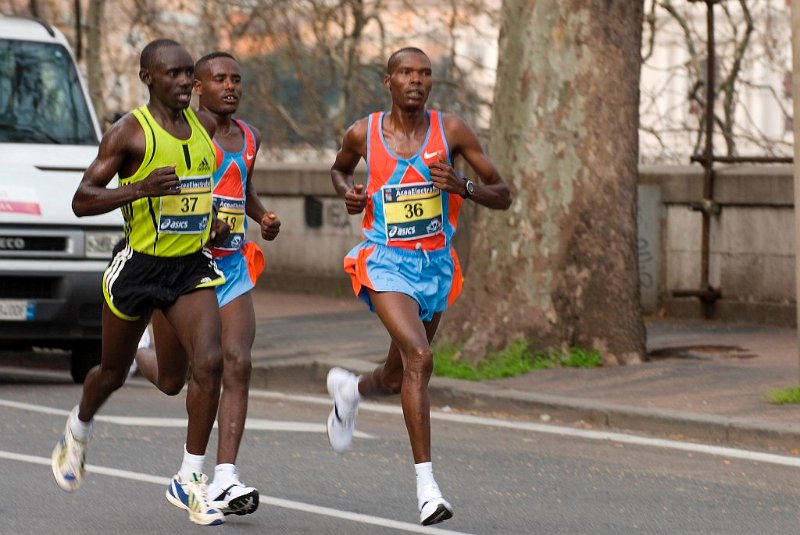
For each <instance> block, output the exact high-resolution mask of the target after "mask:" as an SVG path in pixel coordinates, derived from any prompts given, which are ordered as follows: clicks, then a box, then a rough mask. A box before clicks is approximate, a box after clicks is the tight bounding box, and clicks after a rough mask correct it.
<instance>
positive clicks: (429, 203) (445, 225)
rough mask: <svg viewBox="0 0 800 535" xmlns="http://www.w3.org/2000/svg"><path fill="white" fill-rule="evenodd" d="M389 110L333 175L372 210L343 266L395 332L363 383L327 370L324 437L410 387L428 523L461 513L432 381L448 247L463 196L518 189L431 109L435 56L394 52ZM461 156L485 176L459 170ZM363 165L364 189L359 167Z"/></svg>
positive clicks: (347, 151) (457, 125) (448, 289)
mask: <svg viewBox="0 0 800 535" xmlns="http://www.w3.org/2000/svg"><path fill="white" fill-rule="evenodd" d="M383 83H384V86H385V87H386V88H387V89H388V90H389V94H390V95H391V98H392V107H391V110H390V111H388V112H386V113H373V114H371V115H369V116H368V117H365V118H363V119H360V120H358V121H356V122H355V123H354V124H353V125H352V126H351V127H350V128H349V129H348V130H347V132H346V133H345V136H344V140H343V141H342V148H341V149H340V150H339V152H338V153H337V154H336V161H335V162H334V163H333V166H332V167H331V179H332V181H333V187H334V188H335V189H336V193H337V194H338V195H339V197H341V198H342V199H343V200H344V202H345V206H346V207H347V212H348V213H349V214H351V215H352V214H360V213H362V212H363V213H364V216H363V220H362V224H361V230H362V238H363V241H362V242H361V243H359V244H358V245H357V246H356V247H355V248H353V249H352V250H351V251H350V252H349V253H348V254H347V256H346V257H345V259H344V269H345V271H346V272H347V273H348V274H349V275H350V279H351V281H352V284H353V290H354V291H355V293H356V295H357V296H358V297H360V298H361V299H363V300H364V301H366V302H367V304H369V306H370V309H371V310H373V311H374V312H375V313H376V314H377V315H378V317H379V318H380V320H381V322H382V323H383V325H384V327H385V328H386V330H387V332H388V334H389V337H390V340H391V342H390V344H389V352H388V354H387V356H386V361H385V362H384V363H383V364H381V365H379V366H378V367H377V368H375V370H374V371H373V372H372V373H370V374H368V375H364V376H363V377H356V376H355V375H354V374H352V373H350V372H349V371H347V370H343V369H341V368H333V369H331V370H330V371H329V372H328V378H327V387H328V393H329V394H330V396H331V398H332V399H333V409H332V410H331V412H330V414H329V415H328V422H327V430H328V441H329V442H330V444H331V447H332V448H333V449H334V450H335V451H337V452H341V451H344V450H346V449H348V448H349V447H350V446H351V443H352V440H353V432H354V430H355V421H356V414H357V413H358V403H359V401H360V400H361V398H362V397H378V396H385V395H387V394H399V393H401V392H402V396H401V399H402V405H403V415H404V419H405V423H406V430H407V431H408V439H409V442H410V443H411V453H412V455H413V457H414V472H415V473H416V478H417V506H418V510H419V521H420V523H421V524H423V525H430V524H436V523H439V522H442V521H443V520H447V519H448V518H450V517H451V516H453V508H452V506H451V505H450V503H449V502H448V501H447V500H445V499H444V497H443V496H442V492H441V491H440V490H439V486H438V485H437V483H436V480H435V479H434V477H433V465H432V464H431V429H430V400H429V398H428V381H429V380H430V376H431V372H432V370H433V352H432V351H431V341H432V340H433V337H434V335H435V334H436V329H437V328H438V326H439V320H440V319H441V316H442V313H443V312H444V310H445V309H446V308H447V307H448V306H449V305H450V304H452V302H453V301H454V300H455V299H456V297H457V296H458V294H459V293H460V291H461V283H462V280H461V269H460V267H459V263H458V258H456V254H455V251H454V250H453V249H452V247H451V240H452V238H453V234H454V233H455V231H456V226H457V223H458V212H459V209H460V208H461V205H462V204H463V202H464V201H465V200H471V201H472V202H475V203H477V204H480V205H482V206H485V207H487V208H493V209H496V210H505V209H507V208H508V207H509V205H510V204H511V192H510V190H509V188H508V186H507V185H506V183H505V182H504V181H503V179H502V177H501V176H500V173H499V172H498V171H497V168H496V167H495V166H494V164H493V163H492V162H491V160H489V158H488V157H487V156H486V154H485V153H484V152H483V148H482V147H481V144H480V142H479V141H478V138H477V136H476V135H475V133H474V132H473V131H472V129H471V128H470V127H469V126H467V124H466V123H465V122H464V121H463V120H462V119H461V118H460V117H458V116H456V115H452V114H448V113H442V112H439V111H434V110H428V109H427V108H426V107H425V103H426V102H427V100H428V95H429V94H430V90H431V87H432V84H433V83H432V69H431V61H430V59H429V58H428V56H427V55H426V54H425V53H424V52H423V51H422V50H420V49H418V48H411V47H409V48H403V49H400V50H398V51H396V52H395V53H394V54H392V55H391V57H390V58H389V61H388V64H387V72H386V75H385V77H384V80H383ZM459 156H460V157H462V158H464V160H466V162H467V163H468V164H469V165H470V167H471V168H472V170H473V171H474V172H475V173H476V174H477V175H478V177H479V178H480V182H473V181H472V180H470V179H469V178H467V177H466V176H464V175H461V174H460V173H456V171H455V170H454V169H453V163H454V162H455V160H456V158H458V157H459ZM362 159H363V160H364V161H365V162H366V164H367V175H366V189H365V188H364V185H363V184H358V183H356V180H355V176H354V175H355V170H356V166H357V165H358V163H359V162H360V161H361V160H362Z"/></svg>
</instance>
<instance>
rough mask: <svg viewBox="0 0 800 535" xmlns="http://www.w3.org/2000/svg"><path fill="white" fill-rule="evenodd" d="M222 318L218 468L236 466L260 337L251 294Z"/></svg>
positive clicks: (222, 311) (228, 308)
mask: <svg viewBox="0 0 800 535" xmlns="http://www.w3.org/2000/svg"><path fill="white" fill-rule="evenodd" d="M220 316H221V317H222V354H223V359H224V364H223V368H222V397H221V399H220V402H219V415H218V419H219V444H218V447H217V464H225V463H230V464H235V463H236V456H237V455H238V453H239V445H240V444H241V442H242V434H243V433H244V422H245V418H246V417H247V397H248V392H249V387H250V372H251V369H252V362H251V349H252V347H253V340H254V339H255V333H256V320H255V313H254V312H253V299H252V297H251V296H250V294H249V293H246V294H244V295H242V296H240V297H237V298H236V299H234V300H233V301H231V302H230V303H228V304H227V305H225V306H224V307H222V308H221V309H220Z"/></svg>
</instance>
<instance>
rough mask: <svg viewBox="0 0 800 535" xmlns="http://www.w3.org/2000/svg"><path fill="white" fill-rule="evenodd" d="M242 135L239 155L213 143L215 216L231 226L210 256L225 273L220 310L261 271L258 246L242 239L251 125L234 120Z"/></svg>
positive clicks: (252, 154)
mask: <svg viewBox="0 0 800 535" xmlns="http://www.w3.org/2000/svg"><path fill="white" fill-rule="evenodd" d="M233 121H234V122H235V123H236V125H238V126H239V129H240V130H241V131H242V132H243V133H244V144H243V145H244V146H243V147H242V150H240V151H239V152H227V151H225V149H223V148H222V147H221V146H220V144H219V143H218V142H217V141H216V140H214V149H215V151H216V160H217V170H216V171H215V172H214V190H213V193H214V207H215V208H216V210H217V217H219V218H220V219H222V220H224V221H226V222H227V223H228V225H230V227H231V232H230V235H229V236H228V238H227V239H226V240H225V243H223V244H222V245H221V246H218V247H214V248H212V250H211V254H212V255H213V257H214V260H215V261H216V263H217V266H218V267H219V268H220V269H221V270H222V272H223V273H225V279H226V283H225V284H224V285H222V286H218V287H217V300H218V301H219V306H220V307H223V306H225V305H227V304H228V303H230V302H231V301H233V300H234V299H236V298H237V297H239V296H240V295H243V294H245V293H247V292H249V291H250V290H252V289H253V287H254V286H255V283H256V280H257V279H258V276H259V275H260V274H261V272H262V271H263V270H264V256H263V254H262V252H261V248H260V247H259V246H258V244H256V243H254V242H252V241H246V240H245V234H246V232H247V214H246V213H245V208H246V205H247V193H246V192H247V176H248V174H249V173H250V170H251V169H252V168H253V162H254V161H255V158H256V139H255V135H254V134H253V131H252V129H251V128H250V126H248V125H247V123H245V122H244V121H242V120H237V119H233Z"/></svg>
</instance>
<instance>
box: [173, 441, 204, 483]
mask: <svg viewBox="0 0 800 535" xmlns="http://www.w3.org/2000/svg"><path fill="white" fill-rule="evenodd" d="M205 460H206V456H205V455H194V454H192V453H189V452H188V451H186V444H184V445H183V462H182V463H181V469H180V470H179V471H178V475H179V476H181V481H183V482H184V483H185V482H187V481H189V480H190V479H191V477H192V473H194V472H197V473H200V474H202V473H203V464H204V463H205Z"/></svg>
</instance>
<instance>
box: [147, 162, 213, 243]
mask: <svg viewBox="0 0 800 535" xmlns="http://www.w3.org/2000/svg"><path fill="white" fill-rule="evenodd" d="M210 216H211V175H208V176H193V177H184V178H181V192H180V193H179V194H178V195H167V196H164V197H161V216H160V217H159V218H158V231H159V232H161V233H164V234H202V233H203V232H205V230H206V227H208V218H209V217H210Z"/></svg>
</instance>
